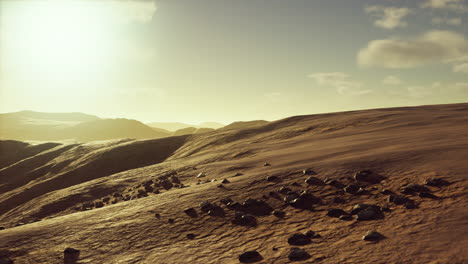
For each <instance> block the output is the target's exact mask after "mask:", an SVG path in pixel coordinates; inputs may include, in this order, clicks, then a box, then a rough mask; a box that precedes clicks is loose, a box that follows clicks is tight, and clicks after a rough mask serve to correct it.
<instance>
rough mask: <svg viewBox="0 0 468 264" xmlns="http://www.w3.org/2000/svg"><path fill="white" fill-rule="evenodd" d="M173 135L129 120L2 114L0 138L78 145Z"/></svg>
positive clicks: (39, 113)
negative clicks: (67, 142)
mask: <svg viewBox="0 0 468 264" xmlns="http://www.w3.org/2000/svg"><path fill="white" fill-rule="evenodd" d="M170 135H171V133H170V132H168V131H165V130H162V129H153V128H151V127H149V126H147V125H145V124H143V123H141V122H139V121H136V120H129V119H101V118H99V117H97V116H93V115H87V114H83V113H41V112H33V111H21V112H16V113H6V114H0V138H1V139H14V140H37V141H61V140H74V141H79V142H86V141H94V140H107V139H118V138H138V139H140V138H161V137H167V136H170Z"/></svg>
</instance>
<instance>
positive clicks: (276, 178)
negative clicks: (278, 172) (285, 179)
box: [266, 175, 279, 182]
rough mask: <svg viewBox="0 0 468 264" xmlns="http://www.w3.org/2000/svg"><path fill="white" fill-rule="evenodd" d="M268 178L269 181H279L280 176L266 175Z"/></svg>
mask: <svg viewBox="0 0 468 264" xmlns="http://www.w3.org/2000/svg"><path fill="white" fill-rule="evenodd" d="M266 180H267V181H269V182H274V181H278V180H279V178H278V176H274V175H273V176H268V177H266Z"/></svg>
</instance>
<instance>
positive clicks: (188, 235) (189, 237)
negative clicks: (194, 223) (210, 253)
mask: <svg viewBox="0 0 468 264" xmlns="http://www.w3.org/2000/svg"><path fill="white" fill-rule="evenodd" d="M185 236H186V237H187V238H188V239H195V236H196V235H195V234H192V233H190V234H187V235H185Z"/></svg>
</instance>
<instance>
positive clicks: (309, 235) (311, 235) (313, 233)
mask: <svg viewBox="0 0 468 264" xmlns="http://www.w3.org/2000/svg"><path fill="white" fill-rule="evenodd" d="M304 235H306V236H308V237H310V238H319V237H320V235H319V234H317V233H315V232H314V231H312V230H309V231H307V232H305V233H304Z"/></svg>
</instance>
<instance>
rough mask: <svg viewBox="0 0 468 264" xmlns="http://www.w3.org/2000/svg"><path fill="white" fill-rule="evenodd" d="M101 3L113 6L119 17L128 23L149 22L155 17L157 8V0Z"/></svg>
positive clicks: (113, 0)
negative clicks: (155, 0)
mask: <svg viewBox="0 0 468 264" xmlns="http://www.w3.org/2000/svg"><path fill="white" fill-rule="evenodd" d="M101 3H102V4H104V5H106V4H108V5H109V7H110V6H112V7H111V8H112V9H114V11H115V13H116V15H117V17H119V18H120V19H121V20H122V21H123V22H126V23H128V22H137V23H148V22H150V21H151V20H152V19H153V15H154V13H155V12H156V10H157V7H156V4H155V2H154V1H149V0H112V1H108V2H105V1H103V2H101Z"/></svg>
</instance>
